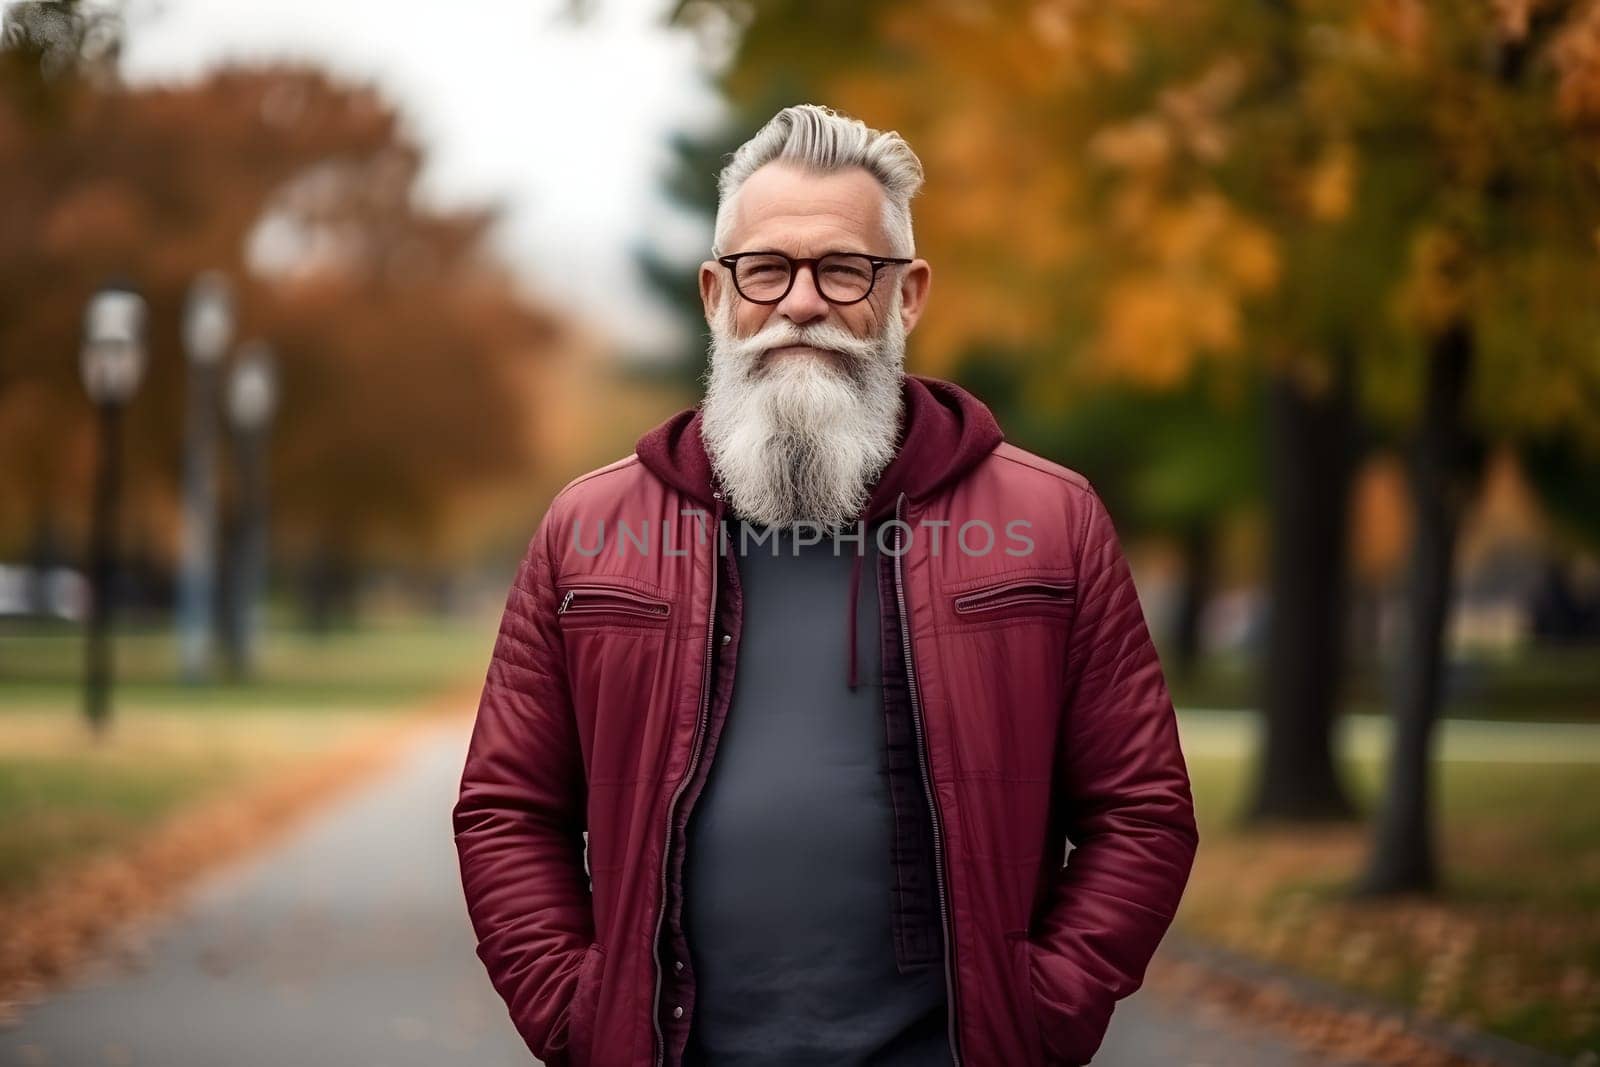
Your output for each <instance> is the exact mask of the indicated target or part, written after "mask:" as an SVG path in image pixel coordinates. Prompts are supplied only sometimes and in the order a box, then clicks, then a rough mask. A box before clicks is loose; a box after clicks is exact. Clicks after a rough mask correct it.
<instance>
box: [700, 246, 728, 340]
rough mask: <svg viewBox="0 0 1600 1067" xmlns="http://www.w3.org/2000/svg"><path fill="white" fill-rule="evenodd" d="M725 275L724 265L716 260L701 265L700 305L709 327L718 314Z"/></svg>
mask: <svg viewBox="0 0 1600 1067" xmlns="http://www.w3.org/2000/svg"><path fill="white" fill-rule="evenodd" d="M723 274H724V271H723V270H722V265H721V264H720V263H718V262H717V261H716V260H714V259H708V260H706V261H705V262H704V263H702V264H700V303H701V305H703V306H704V308H705V313H706V323H707V324H708V325H709V324H710V322H711V320H712V319H714V318H715V317H716V314H717V300H718V298H719V297H721V295H722V293H721V286H722V280H723V278H722V276H723Z"/></svg>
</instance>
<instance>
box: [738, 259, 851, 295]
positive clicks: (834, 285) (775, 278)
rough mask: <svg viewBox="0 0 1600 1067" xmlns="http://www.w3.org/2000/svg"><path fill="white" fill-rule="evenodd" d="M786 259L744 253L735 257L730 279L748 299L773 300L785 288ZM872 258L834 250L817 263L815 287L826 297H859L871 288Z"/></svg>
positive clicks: (786, 280) (788, 267) (787, 262)
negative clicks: (735, 262) (834, 251)
mask: <svg viewBox="0 0 1600 1067" xmlns="http://www.w3.org/2000/svg"><path fill="white" fill-rule="evenodd" d="M789 271H790V265H789V261H788V260H786V259H784V258H783V257H782V256H768V255H761V256H745V257H744V258H743V259H740V260H739V265H738V267H737V269H736V271H735V274H734V281H735V283H736V284H737V285H738V287H739V291H740V292H741V293H743V294H744V295H745V297H746V298H747V299H750V300H776V299H777V298H778V297H780V296H782V295H783V293H784V290H786V289H788V288H789ZM872 274H873V271H872V260H870V259H868V258H867V257H866V256H857V255H851V254H849V253H844V252H840V253H835V254H833V255H828V256H823V257H822V259H821V260H819V261H818V263H817V274H816V277H817V287H818V289H820V290H821V292H822V295H823V296H824V297H825V298H826V299H828V300H836V301H841V302H844V301H851V300H860V299H861V298H862V297H864V296H866V295H867V292H868V291H869V290H870V289H871V288H872Z"/></svg>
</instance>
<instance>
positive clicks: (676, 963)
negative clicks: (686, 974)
mask: <svg viewBox="0 0 1600 1067" xmlns="http://www.w3.org/2000/svg"><path fill="white" fill-rule="evenodd" d="M672 969H673V970H675V971H682V970H683V961H682V960H673V961H672Z"/></svg>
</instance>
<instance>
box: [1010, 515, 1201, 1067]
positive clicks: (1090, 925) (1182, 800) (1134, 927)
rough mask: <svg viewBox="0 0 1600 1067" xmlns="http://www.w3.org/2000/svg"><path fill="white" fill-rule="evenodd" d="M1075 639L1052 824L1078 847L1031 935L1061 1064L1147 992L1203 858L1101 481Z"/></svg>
mask: <svg viewBox="0 0 1600 1067" xmlns="http://www.w3.org/2000/svg"><path fill="white" fill-rule="evenodd" d="M1085 512H1086V514H1085V516H1084V520H1083V531H1082V541H1081V546H1082V547H1081V549H1080V552H1079V561H1078V616H1077V618H1076V620H1075V621H1074V623H1073V626H1072V629H1071V632H1070V636H1069V638H1068V641H1067V651H1066V656H1067V662H1066V664H1065V669H1066V672H1067V685H1066V690H1065V691H1066V693H1067V697H1066V703H1065V706H1064V707H1063V709H1062V722H1061V730H1060V735H1059V737H1060V742H1059V749H1058V751H1057V754H1056V775H1057V777H1056V783H1057V785H1056V794H1055V796H1054V798H1053V803H1054V804H1055V806H1056V810H1055V812H1054V815H1055V818H1054V821H1053V825H1055V826H1064V827H1065V828H1066V833H1067V837H1068V838H1069V839H1070V840H1071V842H1072V845H1073V848H1072V850H1071V852H1070V854H1069V855H1068V857H1067V863H1066V865H1065V867H1063V868H1062V869H1061V870H1059V871H1057V872H1056V873H1055V874H1054V876H1053V877H1052V879H1051V881H1050V883H1049V889H1048V896H1047V898H1046V900H1045V902H1044V905H1043V910H1042V912H1041V915H1040V918H1039V921H1038V923H1037V932H1036V933H1034V934H1033V935H1032V937H1031V938H1030V940H1031V941H1032V942H1033V947H1032V948H1031V950H1030V952H1031V957H1032V964H1031V977H1032V979H1033V983H1034V991H1035V995H1036V1006H1037V1008H1038V1013H1039V1019H1040V1029H1041V1032H1042V1035H1043V1038H1044V1042H1045V1045H1046V1048H1047V1049H1048V1051H1049V1053H1050V1055H1051V1056H1052V1062H1061V1063H1068V1064H1084V1063H1088V1062H1089V1060H1090V1058H1091V1057H1092V1056H1093V1055H1094V1053H1095V1051H1096V1049H1098V1048H1099V1046H1100V1042H1101V1040H1102V1039H1103V1038H1104V1036H1105V1032H1106V1029H1107V1027H1108V1026H1109V1025H1110V1022H1111V1013H1112V1009H1113V1008H1114V1007H1115V1006H1116V1002H1117V1001H1118V1000H1120V999H1121V998H1123V997H1125V996H1127V995H1128V994H1130V993H1132V992H1134V991H1135V990H1136V989H1138V988H1139V986H1140V984H1141V983H1142V982H1143V981H1144V973H1145V968H1146V966H1147V965H1148V964H1149V962H1150V959H1151V957H1152V956H1153V955H1154V954H1155V951H1156V947H1157V946H1158V945H1159V944H1160V943H1161V939H1162V937H1163V936H1164V935H1165V934H1166V931H1167V927H1168V926H1169V925H1170V923H1171V921H1172V918H1173V916H1174V914H1175V913H1176V912H1177V909H1178V901H1179V899H1180V898H1181V897H1182V895H1183V889H1184V886H1185V885H1186V884H1187V882H1188V880H1189V872H1190V869H1191V867H1192V866H1193V863H1194V856H1195V850H1196V848H1197V846H1198V844H1199V833H1198V831H1197V829H1196V827H1195V819H1194V803H1193V800H1192V798H1191V795H1190V787H1189V776H1188V770H1187V767H1186V766H1185V762H1184V757H1183V752H1182V749H1181V748H1180V747H1179V744H1178V729H1177V718H1176V715H1175V714H1174V711H1173V707H1172V699H1171V697H1170V696H1169V694H1168V692H1167V686H1166V681H1165V679H1164V677H1163V675H1162V671H1161V664H1160V662H1159V660H1158V659H1157V655H1156V649H1155V645H1154V644H1153V642H1152V641H1151V638H1150V632H1149V630H1148V628H1147V626H1146V623H1145V618H1144V612H1143V609H1142V608H1141V607H1140V604H1139V598H1138V594H1137V593H1136V592H1135V591H1134V585H1133V575H1132V573H1131V571H1130V570H1129V567H1128V562H1127V559H1126V558H1125V556H1124V554H1123V551H1122V547H1121V545H1120V543H1119V541H1118V538H1117V533H1116V529H1115V527H1114V526H1113V525H1112V521H1111V517H1110V515H1109V514H1108V513H1107V511H1106V508H1105V504H1104V502H1103V501H1102V500H1101V499H1100V496H1099V494H1098V493H1097V492H1095V491H1094V489H1093V488H1092V487H1091V488H1090V489H1089V490H1088V494H1087V498H1086V500H1085Z"/></svg>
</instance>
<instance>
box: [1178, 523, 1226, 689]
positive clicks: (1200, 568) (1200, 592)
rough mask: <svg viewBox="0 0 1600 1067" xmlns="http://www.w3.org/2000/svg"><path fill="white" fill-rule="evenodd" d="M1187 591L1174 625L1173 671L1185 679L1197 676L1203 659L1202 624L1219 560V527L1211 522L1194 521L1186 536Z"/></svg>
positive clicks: (1185, 589) (1184, 546)
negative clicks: (1217, 557) (1217, 533)
mask: <svg viewBox="0 0 1600 1067" xmlns="http://www.w3.org/2000/svg"><path fill="white" fill-rule="evenodd" d="M1183 557H1184V567H1183V593H1182V599H1181V600H1180V601H1179V604H1178V612H1177V618H1176V620H1175V621H1174V625H1173V635H1172V651H1173V673H1174V674H1175V675H1176V676H1177V677H1179V678H1182V679H1189V678H1193V677H1194V671H1195V666H1196V664H1197V663H1198V662H1199V659H1200V624H1201V622H1202V621H1203V619H1204V617H1205V609H1206V602H1207V601H1208V600H1210V599H1211V585H1212V578H1213V571H1214V569H1215V562H1216V529H1215V527H1214V526H1213V525H1212V524H1211V523H1210V522H1205V521H1200V522H1196V523H1194V524H1193V525H1192V526H1190V527H1189V528H1188V530H1186V531H1185V532H1184V537H1183Z"/></svg>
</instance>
